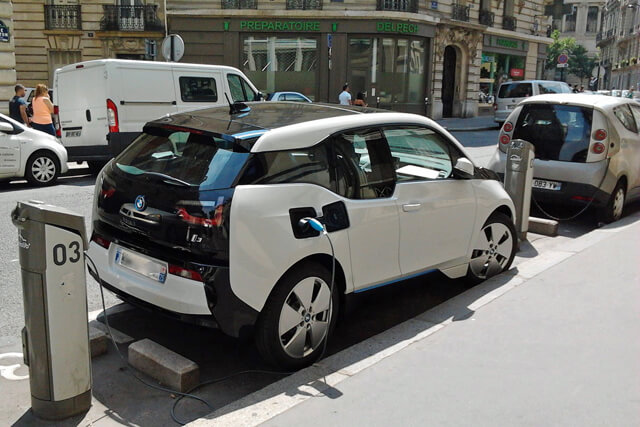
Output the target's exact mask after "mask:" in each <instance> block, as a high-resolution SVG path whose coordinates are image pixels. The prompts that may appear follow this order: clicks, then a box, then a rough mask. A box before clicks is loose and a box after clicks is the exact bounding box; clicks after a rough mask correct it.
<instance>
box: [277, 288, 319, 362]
mask: <svg viewBox="0 0 640 427" xmlns="http://www.w3.org/2000/svg"><path fill="white" fill-rule="evenodd" d="M331 311H332V310H331V290H330V289H329V285H327V283H326V282H325V281H324V280H322V279H321V278H319V277H307V278H305V279H303V280H301V281H300V282H298V283H297V284H296V285H295V286H294V287H293V289H292V290H291V292H289V295H288V296H287V298H286V299H285V302H284V304H283V306H282V309H281V311H280V320H279V324H278V335H279V337H280V344H281V345H282V349H283V350H284V351H285V353H286V354H287V355H289V356H290V357H294V358H303V357H305V356H308V355H309V354H311V353H313V351H315V350H316V349H317V348H318V347H319V346H320V344H321V343H322V341H323V340H324V338H325V337H326V335H327V332H328V329H329V323H330V320H331Z"/></svg>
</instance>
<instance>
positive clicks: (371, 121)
mask: <svg viewBox="0 0 640 427" xmlns="http://www.w3.org/2000/svg"><path fill="white" fill-rule="evenodd" d="M246 105H247V106H249V107H250V108H251V111H249V112H247V113H241V114H235V115H230V114H229V107H213V108H203V109H199V110H193V111H187V112H184V113H177V114H173V115H168V116H165V117H163V118H161V119H158V120H154V121H152V122H149V123H147V126H154V127H155V126H157V127H166V126H177V127H184V128H188V129H194V130H202V131H204V132H210V133H214V134H218V135H222V136H230V137H232V138H233V139H235V140H239V141H242V140H247V139H251V140H254V139H256V138H257V140H256V141H255V143H253V144H252V145H251V152H263V151H277V150H291V149H297V148H305V147H311V146H313V145H315V144H317V143H319V142H320V141H322V140H324V139H325V138H327V137H328V136H330V135H332V134H334V133H335V132H338V131H340V130H343V129H353V128H357V127H361V126H375V125H382V124H384V123H389V124H400V123H407V124H408V123H412V124H423V125H427V126H431V127H432V128H435V129H437V130H438V131H440V132H442V133H445V134H448V132H447V131H446V130H445V129H444V128H442V127H441V126H440V125H438V124H437V123H435V122H434V121H433V120H431V119H428V118H426V117H423V116H418V115H416V114H408V113H397V112H389V111H386V110H379V109H375V108H368V107H355V106H343V105H337V104H318V103H314V104H310V103H294V102H277V101H276V102H248V103H246ZM147 126H145V128H146V127H147ZM450 137H451V139H452V140H454V141H455V142H456V145H457V146H458V148H460V150H461V151H462V152H464V148H463V147H462V146H461V145H460V144H459V143H458V142H457V140H456V139H455V138H454V137H453V136H450Z"/></svg>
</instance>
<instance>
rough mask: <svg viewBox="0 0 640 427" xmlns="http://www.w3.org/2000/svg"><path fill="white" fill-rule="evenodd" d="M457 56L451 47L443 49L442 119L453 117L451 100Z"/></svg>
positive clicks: (454, 83)
mask: <svg viewBox="0 0 640 427" xmlns="http://www.w3.org/2000/svg"><path fill="white" fill-rule="evenodd" d="M456 63H457V55H456V50H455V48H454V47H453V46H447V47H446V48H445V49H444V61H443V73H442V117H452V116H453V98H454V95H455V86H456V73H457V68H456Z"/></svg>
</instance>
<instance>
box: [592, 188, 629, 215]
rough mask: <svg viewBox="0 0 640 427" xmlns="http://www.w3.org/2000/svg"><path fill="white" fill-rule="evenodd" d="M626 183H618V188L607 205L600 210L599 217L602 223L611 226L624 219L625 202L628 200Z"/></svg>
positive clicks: (614, 190)
mask: <svg viewBox="0 0 640 427" xmlns="http://www.w3.org/2000/svg"><path fill="white" fill-rule="evenodd" d="M624 187H625V185H624V181H618V184H617V185H616V188H614V189H613V192H612V193H611V196H610V197H609V200H608V201H607V204H606V205H604V206H603V207H601V208H600V210H599V212H598V217H599V220H600V221H601V222H604V223H605V224H609V223H612V222H615V221H617V220H619V219H620V218H621V217H622V210H623V209H624V202H625V198H626V192H625V188H624Z"/></svg>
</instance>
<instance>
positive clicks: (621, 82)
mask: <svg viewBox="0 0 640 427" xmlns="http://www.w3.org/2000/svg"><path fill="white" fill-rule="evenodd" d="M597 40H598V41H597V43H598V47H600V52H601V53H600V58H601V62H600V64H601V66H602V68H603V69H604V78H603V82H602V83H603V84H602V85H601V87H600V88H601V89H629V88H633V89H634V90H638V89H639V88H640V59H639V58H640V1H639V0H609V1H608V2H607V3H606V5H605V9H604V12H603V18H602V27H601V31H600V32H599V33H598V35H597Z"/></svg>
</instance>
